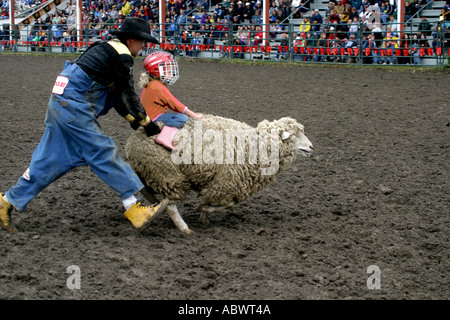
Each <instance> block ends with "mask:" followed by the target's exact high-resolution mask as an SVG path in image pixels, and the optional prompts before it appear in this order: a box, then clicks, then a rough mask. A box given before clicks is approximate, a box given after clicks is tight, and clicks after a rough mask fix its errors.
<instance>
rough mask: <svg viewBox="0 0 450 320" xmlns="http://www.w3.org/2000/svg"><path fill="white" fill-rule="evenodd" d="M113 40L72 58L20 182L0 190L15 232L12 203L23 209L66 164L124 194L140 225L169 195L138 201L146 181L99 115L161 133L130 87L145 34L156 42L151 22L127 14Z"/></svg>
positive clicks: (5, 218) (2, 216) (5, 217)
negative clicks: (114, 113)
mask: <svg viewBox="0 0 450 320" xmlns="http://www.w3.org/2000/svg"><path fill="white" fill-rule="evenodd" d="M113 34H114V35H116V36H117V39H114V40H110V41H107V42H101V41H99V42H96V43H95V44H93V45H91V46H90V47H89V48H88V49H87V50H86V51H85V52H84V53H83V54H82V55H81V56H80V57H79V58H78V59H77V60H75V61H74V62H70V61H66V63H65V66H64V70H63V71H62V72H61V73H60V74H59V76H58V77H57V79H56V81H55V84H54V86H53V90H52V94H51V97H50V101H49V103H48V110H47V116H46V120H45V131H44V134H43V136H42V138H41V141H40V143H39V145H38V146H37V148H36V149H35V151H34V152H33V156H32V158H31V162H30V165H29V167H28V169H27V170H26V171H25V173H24V174H23V175H22V176H21V177H20V178H19V180H18V182H17V184H16V185H15V186H13V187H11V188H10V189H9V190H8V191H7V192H6V194H0V226H2V227H3V228H5V229H6V230H8V231H15V228H14V227H13V225H12V224H11V212H12V210H13V208H15V209H16V210H18V211H23V210H24V209H25V207H26V206H27V205H28V203H29V202H30V201H31V200H32V199H33V198H34V197H35V196H37V194H38V193H39V192H40V191H42V190H43V189H44V188H45V187H47V186H48V185H49V184H50V183H52V182H53V181H55V180H56V179H58V178H59V177H61V176H62V175H64V174H65V173H67V172H69V171H70V170H71V169H73V168H75V167H77V166H82V165H88V166H89V167H90V168H91V169H92V171H94V173H96V174H97V176H98V177H99V178H100V179H102V180H103V181H104V182H105V183H106V184H108V185H109V186H110V187H111V188H112V189H113V190H114V191H115V192H116V193H117V194H118V196H119V198H120V199H121V200H122V203H123V205H124V207H125V216H126V217H127V218H128V219H129V220H130V222H131V223H132V225H133V226H134V227H135V228H137V229H142V228H143V227H144V226H147V223H148V222H149V221H151V220H153V219H154V218H155V217H156V216H157V215H158V214H160V213H161V212H162V211H164V209H165V208H166V206H167V204H168V200H167V199H165V200H163V201H162V202H161V203H159V204H156V205H152V206H142V205H140V203H139V202H138V201H137V199H136V197H135V194H136V193H137V192H138V191H140V190H141V189H142V188H143V187H144V185H143V184H142V182H141V181H140V179H139V177H138V176H137V175H136V173H135V172H134V171H133V170H132V169H131V167H130V165H129V164H128V163H126V162H125V161H123V160H122V159H121V158H120V156H119V153H118V150H117V147H116V145H115V143H114V141H113V140H112V139H111V138H110V137H108V136H106V135H105V133H104V132H103V130H102V129H101V127H100V124H99V122H98V117H99V116H101V115H104V114H106V113H107V112H108V110H109V109H111V108H113V107H114V108H115V109H116V110H117V112H118V113H119V114H120V115H122V116H123V117H124V118H125V119H126V120H127V121H128V122H129V123H130V124H131V127H132V128H133V129H137V128H138V127H143V128H144V130H145V132H146V134H147V135H149V136H150V135H153V134H157V133H159V127H158V126H156V125H155V124H154V123H153V122H151V121H150V118H149V117H148V116H147V115H146V113H145V109H144V107H143V106H142V105H141V103H140V101H139V97H138V96H137V94H136V93H135V91H134V81H133V75H132V70H133V63H134V61H133V57H136V56H137V55H138V53H139V51H140V50H141V49H142V48H143V45H144V43H145V42H146V41H149V42H153V43H158V41H157V40H156V39H154V38H153V37H152V36H151V35H150V26H149V24H148V22H147V21H145V20H143V19H140V18H127V19H125V21H124V22H123V24H122V25H121V27H120V29H119V30H117V31H114V32H113Z"/></svg>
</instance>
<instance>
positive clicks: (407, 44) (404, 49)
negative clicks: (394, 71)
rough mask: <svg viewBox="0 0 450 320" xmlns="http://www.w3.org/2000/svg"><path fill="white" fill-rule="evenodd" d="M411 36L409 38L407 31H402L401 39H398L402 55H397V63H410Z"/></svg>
mask: <svg viewBox="0 0 450 320" xmlns="http://www.w3.org/2000/svg"><path fill="white" fill-rule="evenodd" d="M412 40H413V39H412V38H410V36H409V34H408V33H406V32H405V33H403V39H401V40H400V41H399V43H400V45H399V49H401V53H402V55H401V56H399V57H397V63H398V64H411V62H412V59H411V58H412V57H411V55H412V52H411V45H412V44H413V42H412Z"/></svg>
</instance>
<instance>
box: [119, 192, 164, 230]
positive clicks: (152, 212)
mask: <svg viewBox="0 0 450 320" xmlns="http://www.w3.org/2000/svg"><path fill="white" fill-rule="evenodd" d="M168 204H169V200H168V199H164V200H163V201H161V202H160V203H159V204H157V205H154V206H141V204H140V203H139V202H138V203H137V204H133V205H131V207H130V208H129V209H128V210H127V211H126V212H125V217H127V218H128V220H130V221H131V223H132V224H133V226H134V227H135V228H136V229H139V230H143V229H144V227H146V226H147V224H148V223H149V222H150V221H152V220H153V219H155V218H156V217H157V216H159V215H160V214H161V212H163V211H164V210H165V209H166V207H167V205H168Z"/></svg>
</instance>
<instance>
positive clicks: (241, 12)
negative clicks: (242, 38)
mask: <svg viewBox="0 0 450 320" xmlns="http://www.w3.org/2000/svg"><path fill="white" fill-rule="evenodd" d="M235 15H237V16H239V20H240V21H243V20H244V3H243V2H242V1H238V2H237V8H236V12H235Z"/></svg>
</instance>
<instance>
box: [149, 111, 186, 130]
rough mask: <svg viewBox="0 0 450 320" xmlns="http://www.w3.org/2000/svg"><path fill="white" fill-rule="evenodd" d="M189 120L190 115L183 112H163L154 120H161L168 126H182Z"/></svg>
mask: <svg viewBox="0 0 450 320" xmlns="http://www.w3.org/2000/svg"><path fill="white" fill-rule="evenodd" d="M188 120H189V117H188V116H187V115H185V114H183V113H171V112H170V113H167V112H166V113H163V114H161V115H159V116H158V118H156V119H155V120H154V121H155V122H157V121H161V122H163V123H164V125H166V126H168V127H176V128H181V127H182V126H184V124H185V123H186V121H188Z"/></svg>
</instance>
